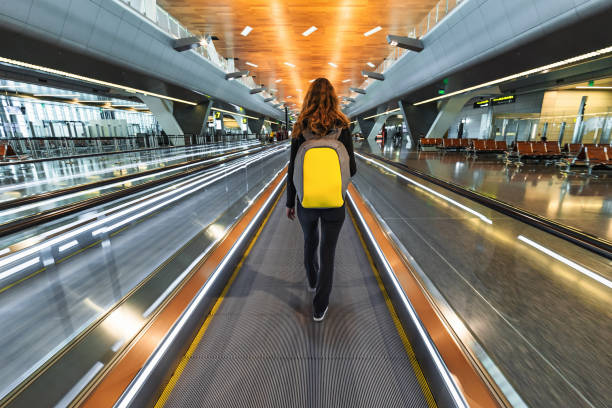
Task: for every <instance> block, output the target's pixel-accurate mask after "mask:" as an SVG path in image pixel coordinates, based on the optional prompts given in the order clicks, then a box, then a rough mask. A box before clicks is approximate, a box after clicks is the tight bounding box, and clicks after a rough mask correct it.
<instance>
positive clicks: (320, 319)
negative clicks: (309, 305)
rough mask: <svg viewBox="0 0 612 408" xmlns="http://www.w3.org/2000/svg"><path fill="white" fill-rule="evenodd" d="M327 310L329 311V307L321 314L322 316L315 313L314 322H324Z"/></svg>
mask: <svg viewBox="0 0 612 408" xmlns="http://www.w3.org/2000/svg"><path fill="white" fill-rule="evenodd" d="M327 310H329V306H328V307H326V308H325V310H324V311H323V313H321V315H317V313H313V314H312V320H314V321H315V322H322V321H323V319H325V315H326V314H327Z"/></svg>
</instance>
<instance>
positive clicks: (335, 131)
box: [323, 128, 342, 140]
mask: <svg viewBox="0 0 612 408" xmlns="http://www.w3.org/2000/svg"><path fill="white" fill-rule="evenodd" d="M341 134H342V128H337V129H332V130H330V131H329V132H328V133H327V134H326V135H325V136H323V139H332V140H338V138H340V135H341Z"/></svg>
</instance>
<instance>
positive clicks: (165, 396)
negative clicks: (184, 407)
mask: <svg viewBox="0 0 612 408" xmlns="http://www.w3.org/2000/svg"><path fill="white" fill-rule="evenodd" d="M284 190H285V187H283V189H282V190H281V192H280V193H279V194H278V197H276V200H275V201H274V204H273V205H272V207H270V211H269V212H268V214H267V215H266V218H264V220H263V222H262V223H261V226H260V227H259V229H258V230H257V232H256V233H255V236H254V237H253V239H252V240H251V242H250V243H249V246H248V247H247V249H246V251H245V252H244V255H242V258H241V259H240V262H239V263H238V265H237V266H236V268H235V269H234V272H232V276H230V278H229V280H228V281H227V284H226V285H225V288H223V291H222V292H221V295H219V298H218V299H217V301H216V302H215V304H214V306H213V308H212V309H211V311H210V313H209V314H208V316H207V317H206V320H204V324H202V327H200V330H199V331H198V333H197V334H196V336H195V338H194V339H193V342H192V343H191V345H190V346H189V349H188V350H187V353H185V355H184V356H183V358H182V359H181V361H180V362H179V364H178V366H177V367H176V370H175V371H174V373H173V374H172V377H171V378H170V381H169V382H168V384H167V385H166V387H165V388H164V390H163V391H162V393H161V395H160V397H159V400H157V403H156V404H155V408H161V407H163V406H164V405H165V404H166V401H167V400H168V398H169V397H170V394H171V393H172V390H173V389H174V387H175V386H176V383H177V382H178V380H179V379H180V377H181V375H182V374H183V371H184V370H185V367H187V363H188V362H189V360H190V359H191V356H193V353H194V352H195V350H196V349H197V348H198V345H199V344H200V341H201V340H202V337H203V336H204V332H206V329H207V328H208V325H209V324H210V321H211V320H212V318H213V317H214V316H215V314H216V313H217V310H218V309H219V307H221V302H223V299H224V298H225V295H226V294H227V292H228V290H229V288H230V286H232V283H234V279H236V276H237V275H238V272H239V271H240V268H242V264H243V263H244V261H245V259H246V258H247V256H248V255H249V253H250V252H251V249H252V248H253V245H255V241H257V238H259V234H261V231H262V230H263V228H264V226H265V225H266V223H267V222H268V219H269V218H270V215H272V211H273V210H274V208H275V207H276V204H277V203H278V200H280V198H281V196H282V195H283V191H284Z"/></svg>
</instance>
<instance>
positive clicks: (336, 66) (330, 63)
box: [328, 62, 338, 68]
mask: <svg viewBox="0 0 612 408" xmlns="http://www.w3.org/2000/svg"><path fill="white" fill-rule="evenodd" d="M328 64H329V65H331V66H332V67H334V68H338V65H336V64H334V63H333V62H328Z"/></svg>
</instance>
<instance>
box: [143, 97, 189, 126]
mask: <svg viewBox="0 0 612 408" xmlns="http://www.w3.org/2000/svg"><path fill="white" fill-rule="evenodd" d="M139 98H140V99H141V100H142V101H143V102H144V103H145V104H146V105H147V107H148V108H149V110H150V111H151V113H153V115H155V119H157V122H158V123H159V125H160V126H161V128H162V129H163V131H164V132H166V134H168V135H182V134H183V129H181V126H180V125H179V123H178V122H177V120H176V119H175V118H174V115H173V106H172V105H173V103H172V101H168V100H166V99H160V98H156V97H154V96H147V95H140V96H139Z"/></svg>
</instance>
